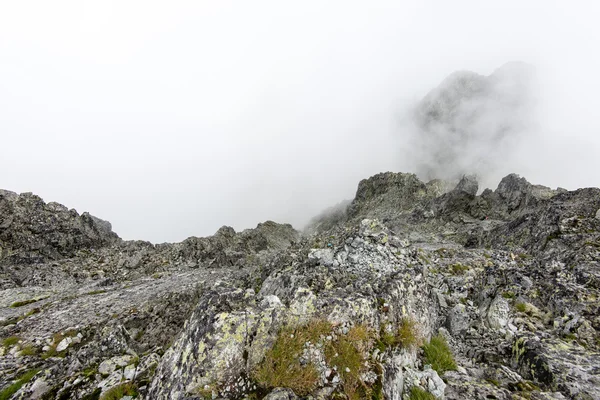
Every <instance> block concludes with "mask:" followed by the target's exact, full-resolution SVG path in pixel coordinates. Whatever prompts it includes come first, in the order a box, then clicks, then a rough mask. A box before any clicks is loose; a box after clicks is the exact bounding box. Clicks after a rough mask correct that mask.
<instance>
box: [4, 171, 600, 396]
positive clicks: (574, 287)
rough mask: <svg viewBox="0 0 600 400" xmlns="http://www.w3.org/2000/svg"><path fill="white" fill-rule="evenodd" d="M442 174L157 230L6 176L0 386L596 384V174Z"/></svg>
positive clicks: (567, 390)
mask: <svg viewBox="0 0 600 400" xmlns="http://www.w3.org/2000/svg"><path fill="white" fill-rule="evenodd" d="M447 186H448V184H447V183H446V182H444V181H437V180H434V181H430V182H427V183H425V182H422V181H420V180H419V179H418V178H417V177H416V176H415V175H412V174H401V173H391V172H388V173H384V174H378V175H376V176H374V177H371V178H369V179H365V180H363V181H361V182H360V184H359V186H358V190H357V193H356V197H355V198H354V200H353V201H351V202H349V203H345V204H341V205H339V206H337V207H335V208H334V209H332V214H331V215H330V214H324V215H322V216H320V217H318V218H316V219H315V220H313V223H312V225H311V227H310V229H309V230H308V233H301V232H298V231H296V230H294V229H293V228H292V227H291V226H290V225H282V224H277V223H274V222H265V223H262V224H259V225H258V226H257V227H256V228H255V229H249V230H246V231H243V232H235V231H234V230H233V229H232V228H229V227H223V228H221V229H219V230H218V232H216V234H215V235H213V236H211V237H206V238H195V237H194V238H189V239H187V240H185V241H183V242H181V243H175V244H161V245H153V244H151V243H147V242H140V241H123V240H121V239H119V238H118V237H117V236H116V234H114V233H113V232H112V231H111V229H110V225H109V224H108V223H105V222H103V221H101V220H99V219H96V218H94V217H92V216H89V215H88V214H85V213H84V214H83V215H81V216H80V215H78V214H77V213H76V212H74V211H69V210H67V209H66V208H64V207H62V206H60V205H57V204H52V203H51V204H45V203H44V202H43V201H42V200H41V199H40V198H39V197H36V196H34V195H31V194H22V195H16V194H12V193H10V192H5V191H3V192H2V193H1V194H0V210H1V212H0V221H2V223H1V224H0V238H1V240H2V249H3V253H2V258H1V259H0V274H1V275H0V279H1V281H0V282H1V289H0V335H1V336H2V339H3V341H2V343H1V346H0V388H2V389H0V390H3V391H1V392H0V393H2V395H3V396H5V397H4V398H11V399H27V398H36V399H84V398H85V399H98V398H103V399H121V398H128V397H126V396H129V395H130V396H136V397H137V398H143V399H207V398H211V399H216V398H222V399H251V398H265V399H298V398H315V399H328V398H349V399H359V398H379V399H381V398H385V399H408V398H422V397H418V396H430V397H428V398H436V399H482V398H496V399H516V398H531V399H563V398H573V399H594V398H600V370H598V365H599V364H600V353H599V350H600V342H599V340H598V337H600V335H599V334H598V333H599V331H600V309H599V308H598V296H599V295H600V293H599V291H600V219H599V218H598V217H597V216H598V215H599V213H600V211H599V210H600V190H599V189H594V188H588V189H580V190H576V191H564V190H551V189H549V188H544V187H541V186H535V185H532V184H530V183H529V182H527V181H526V180H525V179H524V178H520V177H518V176H517V175H509V176H507V177H506V178H504V179H503V180H502V181H501V182H500V184H499V185H498V188H497V189H496V190H494V191H492V190H489V189H486V190H484V191H483V192H482V193H481V194H478V192H479V185H478V183H477V181H476V179H475V178H474V177H471V176H463V177H462V179H460V180H459V183H458V185H456V186H455V187H454V188H450V189H449V188H448V187H447ZM124 396H125V397H124ZM311 396H312V397H311Z"/></svg>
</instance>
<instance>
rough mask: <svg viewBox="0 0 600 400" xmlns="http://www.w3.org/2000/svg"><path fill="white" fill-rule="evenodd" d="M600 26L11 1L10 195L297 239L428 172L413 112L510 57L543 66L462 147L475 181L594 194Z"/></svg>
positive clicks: (155, 228)
mask: <svg viewBox="0 0 600 400" xmlns="http://www.w3.org/2000/svg"><path fill="white" fill-rule="evenodd" d="M598 15H600V3H598V2H596V1H593V0H590V1H568V2H567V1H561V2H559V1H556V2H553V1H550V2H549V1H541V0H540V1H527V2H524V1H507V0H503V1H486V2H482V1H477V0H471V1H465V0H455V1H452V2H449V1H442V0H440V1H418V2H417V1H414V2H405V1H370V2H360V1H350V0H345V1H332V0H330V1H312V0H311V1H309V0H306V1H302V2H287V1H281V0H279V1H275V0H274V1H260V0H255V1H227V0H219V1H170V2H163V1H148V0H145V1H109V0H104V1H102V2H100V1H96V2H91V1H83V0H77V1H53V2H47V1H19V2H8V1H5V2H2V3H1V4H0V146H1V152H0V188H3V189H8V190H12V191H16V192H29V191H30V192H34V193H36V194H38V195H40V196H41V197H42V198H43V199H44V200H45V201H57V202H60V203H62V204H65V205H66V206H67V207H70V208H75V209H76V210H77V211H78V212H80V213H81V212H83V211H89V212H90V213H92V214H93V215H96V216H98V217H100V218H103V219H106V220H109V221H110V222H111V223H112V225H113V229H114V230H115V231H116V232H117V233H118V234H119V235H120V236H121V237H123V238H125V239H143V240H150V241H152V242H164V241H180V240H183V239H184V238H186V237H188V236H205V235H211V234H213V233H214V232H215V231H216V230H217V229H218V228H219V227H220V226H222V225H230V226H233V227H234V228H235V229H236V230H240V229H244V228H250V227H254V226H255V225H256V224H257V223H259V222H261V221H264V220H275V221H278V222H290V223H292V224H293V225H294V226H295V227H298V228H301V227H302V225H303V224H304V223H306V222H307V221H308V219H309V218H310V217H312V216H314V215H315V214H317V213H319V212H320V211H321V210H323V209H324V208H326V207H328V206H331V205H333V204H336V203H338V202H339V201H341V200H343V199H349V198H352V197H353V195H354V192H355V190H356V186H357V184H358V182H359V181H360V180H361V179H363V178H366V177H369V176H370V175H373V174H375V173H378V172H383V171H388V170H390V171H402V172H416V173H420V175H423V174H426V172H424V171H425V169H423V163H425V164H427V163H429V161H428V160H430V159H431V157H432V156H431V154H433V153H430V152H429V151H428V148H427V146H425V145H424V144H426V143H429V142H427V141H425V140H423V139H422V131H420V130H419V129H420V128H419V127H418V124H415V121H414V120H413V119H412V118H413V117H414V110H415V109H416V108H417V107H418V104H419V102H420V101H421V99H423V97H424V96H426V95H427V94H428V93H429V92H430V91H431V90H432V89H434V88H436V87H437V86H438V85H440V83H441V82H442V81H444V79H445V78H446V77H447V76H448V75H450V74H451V73H453V72H455V71H464V70H467V71H473V72H475V73H477V74H480V75H482V76H489V75H490V74H492V73H493V72H494V71H495V70H496V69H497V68H499V67H501V66H502V65H504V64H505V63H507V62H510V61H523V62H526V63H528V64H530V65H532V66H534V68H535V78H532V79H531V81H532V82H531V85H530V86H528V89H527V90H528V91H527V96H526V101H525V104H526V105H527V107H525V108H519V110H520V111H519V119H518V121H526V123H525V124H520V125H519V128H518V129H516V131H518V134H515V135H511V136H510V137H511V138H514V141H508V142H507V141H503V142H502V143H503V145H502V146H495V145H492V146H490V145H488V144H486V143H487V142H486V141H484V140H481V141H479V142H475V143H476V145H473V146H470V147H469V146H466V145H464V144H462V145H461V144H460V143H458V144H456V146H459V148H461V150H460V152H459V153H458V154H459V155H460V154H462V155H465V154H467V155H469V156H468V157H467V159H468V160H479V161H481V160H484V161H485V160H486V159H488V160H490V162H489V163H487V164H489V165H487V166H486V167H482V168H481V171H474V172H478V173H479V174H480V176H481V178H482V180H483V181H485V183H486V184H489V185H493V186H495V185H496V184H497V182H498V179H499V178H500V177H501V176H503V175H506V174H508V173H510V172H516V173H519V174H520V175H522V176H525V177H527V179H528V180H529V181H531V182H533V183H539V184H544V185H547V186H551V187H556V186H561V187H565V188H567V189H575V188H578V187H584V186H599V185H600V173H599V172H598V171H600V159H599V158H598V156H597V154H599V150H600V123H599V121H598V117H597V115H598V113H597V109H598V103H599V101H598V94H599V93H600V73H599V72H598V71H600V53H599V52H598V51H597V47H598V44H599V43H600V25H598V24H597V17H598ZM519 98H520V99H521V97H519ZM523 110H526V112H524V111H523ZM523 113H524V114H523ZM486 115H488V116H490V115H491V116H492V117H490V118H492V120H494V121H495V122H494V124H498V126H499V125H502V124H503V122H502V121H500V122H498V120H497V119H498V118H497V117H498V116H500V118H504V117H506V118H509V121H510V122H509V125H511V126H512V124H513V122H514V121H515V119H511V118H513V117H514V115H513V113H511V112H508V113H505V114H502V113H500V114H496V113H495V112H494V111H493V110H492V111H489V112H487V114H486ZM487 118H488V117H486V119H483V120H481V121H483V123H482V125H481V129H480V130H483V131H485V129H486V127H488V126H489V124H488V123H487V121H488V119H487ZM492 125H493V124H492ZM478 131H479V130H478ZM483 137H485V135H483ZM479 139H481V137H479ZM479 139H478V140H479ZM511 140H512V139H511ZM434 143H435V141H434ZM513 144H514V145H513ZM460 146H462V147H460ZM439 148H440V147H439V146H438V147H437V149H438V150H439ZM496 149H497V151H495V150H496ZM473 153H478V154H479V155H473V157H472V158H469V157H471V156H470V155H471V154H473ZM488 155H489V157H488ZM455 159H461V160H464V159H465V157H462V156H461V157H455ZM465 165H466V166H467V167H468V166H470V165H472V163H471V162H468V163H466V164H464V165H461V167H460V168H456V169H452V172H453V173H459V172H461V171H462V170H461V168H463V167H465ZM446 170H447V169H446V168H445V167H444V165H443V163H442V165H441V166H440V167H439V168H437V169H436V168H434V169H433V171H434V172H435V171H446ZM427 171H429V172H427V173H431V171H432V169H431V168H430V169H428V170H427Z"/></svg>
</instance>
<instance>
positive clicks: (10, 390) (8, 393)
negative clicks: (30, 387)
mask: <svg viewBox="0 0 600 400" xmlns="http://www.w3.org/2000/svg"><path fill="white" fill-rule="evenodd" d="M38 372H39V370H37V369H32V370H31V371H27V372H25V373H24V374H23V375H21V376H20V377H19V379H17V380H16V381H15V383H13V384H12V385H10V386H8V387H6V388H5V389H4V390H2V391H1V392H0V400H8V399H10V398H11V397H12V395H13V394H15V393H17V392H18V391H19V389H21V387H22V386H23V385H24V384H26V383H27V382H29V381H30V380H31V379H32V378H33V377H34V376H35V374H37V373H38Z"/></svg>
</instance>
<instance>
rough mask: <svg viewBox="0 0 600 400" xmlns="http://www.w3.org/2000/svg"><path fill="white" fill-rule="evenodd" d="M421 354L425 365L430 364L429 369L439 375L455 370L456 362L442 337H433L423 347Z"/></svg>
mask: <svg viewBox="0 0 600 400" xmlns="http://www.w3.org/2000/svg"><path fill="white" fill-rule="evenodd" d="M423 354H424V356H425V363H426V364H430V365H431V368H433V369H434V370H436V371H437V372H438V373H439V374H440V375H441V374H443V373H444V372H446V371H452V370H456V362H455V361H454V356H453V355H452V351H451V350H450V346H448V342H446V339H445V338H444V336H442V335H439V334H438V335H435V336H433V337H432V338H431V340H430V341H429V343H425V344H424V345H423Z"/></svg>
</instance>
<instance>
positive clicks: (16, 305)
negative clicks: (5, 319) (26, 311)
mask: <svg viewBox="0 0 600 400" xmlns="http://www.w3.org/2000/svg"><path fill="white" fill-rule="evenodd" d="M40 300H41V299H31V300H24V301H15V302H14V303H12V304H11V305H10V306H11V307H12V308H16V307H23V306H26V305H27V304H31V303H35V302H37V301H40Z"/></svg>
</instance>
